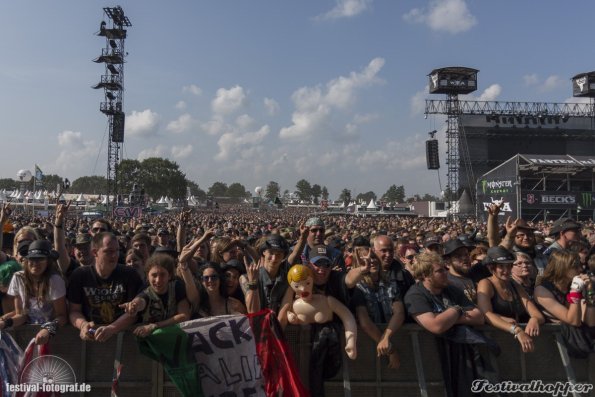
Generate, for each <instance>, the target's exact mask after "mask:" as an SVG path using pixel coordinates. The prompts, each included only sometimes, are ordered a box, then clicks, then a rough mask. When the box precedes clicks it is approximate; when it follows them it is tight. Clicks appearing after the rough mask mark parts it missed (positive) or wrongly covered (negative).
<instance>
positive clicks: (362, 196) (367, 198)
mask: <svg viewBox="0 0 595 397" xmlns="http://www.w3.org/2000/svg"><path fill="white" fill-rule="evenodd" d="M372 199H374V201H376V193H374V192H372V191H369V192H367V193H360V194H358V195H357V196H356V197H355V200H356V201H358V202H359V201H365V202H366V203H369V202H370V200H372Z"/></svg>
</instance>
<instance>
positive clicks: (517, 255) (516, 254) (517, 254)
mask: <svg viewBox="0 0 595 397" xmlns="http://www.w3.org/2000/svg"><path fill="white" fill-rule="evenodd" d="M512 254H513V255H514V260H515V262H516V261H517V259H519V258H525V259H529V260H530V261H531V263H533V258H531V255H529V254H527V253H526V252H523V251H514V252H513V253H512Z"/></svg>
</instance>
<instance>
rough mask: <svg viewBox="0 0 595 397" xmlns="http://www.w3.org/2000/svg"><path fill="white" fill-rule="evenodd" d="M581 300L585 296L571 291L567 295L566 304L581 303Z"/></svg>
mask: <svg viewBox="0 0 595 397" xmlns="http://www.w3.org/2000/svg"><path fill="white" fill-rule="evenodd" d="M581 299H583V294H581V293H580V292H578V291H571V292H569V293H567V294H566V302H568V303H570V304H573V303H580V301H581Z"/></svg>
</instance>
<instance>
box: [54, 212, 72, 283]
mask: <svg viewBox="0 0 595 397" xmlns="http://www.w3.org/2000/svg"><path fill="white" fill-rule="evenodd" d="M71 203H72V201H68V203H66V204H57V205H56V215H55V217H54V246H55V247H56V251H58V254H59V255H60V256H59V257H58V267H59V268H60V271H61V272H62V274H64V273H66V271H67V270H68V268H69V267H70V256H69V255H68V251H67V250H66V244H65V243H64V222H65V221H66V213H67V212H68V209H69V208H70V204H71Z"/></svg>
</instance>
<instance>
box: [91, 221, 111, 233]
mask: <svg viewBox="0 0 595 397" xmlns="http://www.w3.org/2000/svg"><path fill="white" fill-rule="evenodd" d="M97 222H99V223H103V224H104V225H105V227H106V228H107V231H108V232H111V231H112V224H111V223H110V222H109V221H108V220H107V219H104V218H97V219H94V220H93V222H91V226H93V224H94V223H97Z"/></svg>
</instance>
